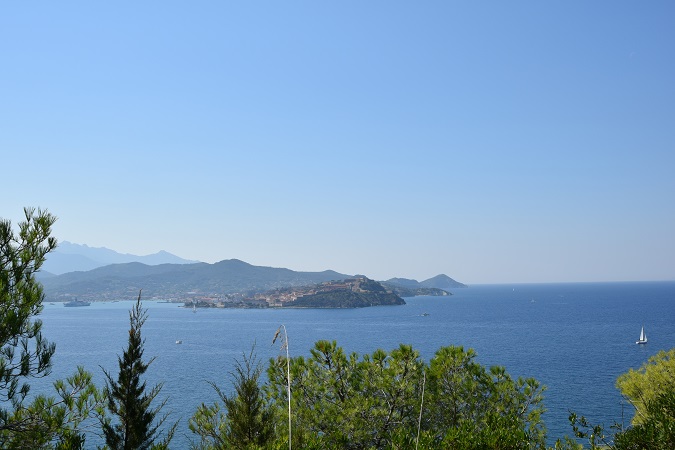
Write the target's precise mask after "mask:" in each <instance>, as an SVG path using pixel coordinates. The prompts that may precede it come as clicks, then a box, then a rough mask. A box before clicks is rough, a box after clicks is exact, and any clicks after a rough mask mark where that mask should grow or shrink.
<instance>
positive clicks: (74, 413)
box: [0, 367, 103, 450]
mask: <svg viewBox="0 0 675 450" xmlns="http://www.w3.org/2000/svg"><path fill="white" fill-rule="evenodd" d="M54 388H55V390H56V396H55V397H47V396H45V395H38V396H37V397H35V398H34V399H33V401H32V402H31V403H30V404H29V405H27V406H23V407H21V408H19V409H17V410H16V411H14V414H13V415H12V416H11V419H12V421H13V422H14V423H21V424H23V429H22V430H21V432H7V431H5V432H3V433H0V448H15V449H19V448H25V449H43V448H44V449H47V448H55V449H64V450H65V449H79V448H83V445H84V442H85V436H84V434H83V433H82V431H81V429H80V428H81V427H82V426H83V423H84V422H85V421H86V420H87V419H89V418H91V417H92V416H93V415H95V414H100V413H101V408H102V405H103V396H102V393H100V392H99V391H98V390H97V389H96V387H95V386H94V384H93V383H92V380H91V374H90V373H88V372H86V371H85V370H84V369H83V368H82V367H78V369H77V372H76V373H75V374H74V375H73V376H71V377H69V378H67V379H66V381H62V380H58V381H56V382H55V383H54Z"/></svg>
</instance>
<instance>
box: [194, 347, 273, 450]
mask: <svg viewBox="0 0 675 450" xmlns="http://www.w3.org/2000/svg"><path fill="white" fill-rule="evenodd" d="M262 370H263V368H262V366H261V365H260V362H259V361H258V360H257V359H256V357H255V354H254V349H252V350H251V353H249V354H248V355H246V354H244V355H242V360H241V361H239V360H238V361H236V362H235V366H234V371H233V372H231V373H230V376H231V378H232V382H233V385H234V395H231V396H228V395H226V394H225V393H224V392H223V391H222V390H221V389H220V388H219V387H218V386H216V385H215V384H213V383H211V386H213V388H214V389H215V391H216V393H217V394H218V396H219V397H220V399H221V401H222V405H221V404H219V403H218V402H216V403H214V404H213V405H211V406H207V405H205V404H203V403H202V404H201V405H200V406H199V407H198V408H197V412H196V413H195V414H194V415H193V416H192V417H191V418H190V421H189V423H188V426H189V428H190V430H191V431H192V432H193V433H195V434H197V435H198V436H199V437H200V442H199V444H198V446H197V447H198V448H202V449H230V448H232V449H256V448H263V447H265V446H266V445H268V444H270V443H271V440H272V439H273V437H274V421H273V412H272V410H271V409H270V408H269V407H268V406H267V403H266V401H265V397H264V395H263V392H262V390H261V388H260V384H259V380H260V375H261V374H262Z"/></svg>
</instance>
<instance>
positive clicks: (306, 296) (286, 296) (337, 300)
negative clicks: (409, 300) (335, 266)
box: [185, 276, 405, 308]
mask: <svg viewBox="0 0 675 450" xmlns="http://www.w3.org/2000/svg"><path fill="white" fill-rule="evenodd" d="M389 305H405V300H403V299H402V298H401V297H400V296H399V295H397V294H396V293H395V292H393V291H392V290H391V289H387V288H385V287H384V286H383V285H382V284H381V283H379V282H377V281H374V280H371V279H369V278H367V277H365V276H356V277H353V278H347V279H344V280H338V281H325V282H323V283H319V284H313V285H310V286H301V287H286V288H279V289H274V290H271V291H266V292H261V293H256V294H253V295H250V296H248V297H244V298H238V299H232V300H230V301H222V300H221V301H206V300H200V301H196V302H194V303H185V307H188V308H193V307H195V308H364V307H368V306H389Z"/></svg>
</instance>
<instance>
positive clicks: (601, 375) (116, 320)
mask: <svg viewBox="0 0 675 450" xmlns="http://www.w3.org/2000/svg"><path fill="white" fill-rule="evenodd" d="M453 294H454V295H452V296H450V297H414V298H406V302H407V304H406V305H403V306H386V307H372V308H363V309H334V310H332V309H329V310H321V309H199V310H197V312H196V313H193V311H192V310H191V309H190V308H182V307H178V305H176V304H172V303H162V302H157V301H145V302H144V303H143V305H144V307H146V308H147V309H148V315H149V317H148V320H147V322H146V324H145V326H144V328H143V336H144V338H145V339H146V341H145V356H146V358H151V357H156V359H155V361H154V362H153V364H152V365H151V366H150V369H149V370H148V372H147V377H146V379H147V381H148V384H149V385H153V384H155V383H158V382H163V383H164V388H163V390H162V393H161V394H160V397H162V398H165V397H168V402H167V405H166V408H165V409H166V411H170V412H171V419H170V420H173V421H176V420H180V423H179V429H178V433H177V435H176V437H175V438H174V441H173V445H172V448H188V447H189V442H190V439H191V436H190V434H189V431H188V428H187V421H188V419H189V417H190V416H191V415H192V414H193V413H194V411H195V410H196V408H197V407H198V406H199V405H200V404H201V403H202V402H204V403H207V404H208V403H212V402H213V401H215V400H216V398H217V396H216V394H215V392H214V391H213V389H212V388H211V386H210V385H209V384H208V382H209V381H212V382H215V383H216V384H218V385H219V386H221V387H222V388H223V389H225V390H226V391H228V390H229V389H230V387H231V382H230V379H229V376H228V372H229V371H231V370H232V367H233V363H234V361H235V359H236V358H241V355H242V354H243V353H248V352H249V351H250V350H251V348H252V346H253V345H254V344H255V346H256V353H257V355H258V357H259V358H260V359H261V360H262V361H263V363H265V364H266V363H267V360H268V359H269V358H274V357H276V356H278V355H279V354H281V353H280V350H281V349H280V346H279V345H278V342H277V345H274V346H273V345H272V344H271V341H272V338H273V336H274V333H275V331H276V330H277V328H278V327H279V326H280V324H284V325H285V326H286V329H287V330H288V338H289V350H290V354H291V356H298V355H305V356H307V355H309V350H310V349H311V348H312V346H313V344H314V343H315V342H316V341H317V340H320V339H327V340H335V341H337V343H338V345H340V346H342V347H343V348H344V349H345V351H347V352H357V353H359V354H363V353H372V352H373V351H374V350H376V349H378V348H382V349H385V350H392V349H394V348H396V347H398V345H399V344H401V343H404V344H410V345H412V346H413V347H414V348H415V349H416V350H418V351H419V352H420V354H421V356H422V358H424V359H425V360H427V361H428V360H429V359H430V358H431V357H433V354H434V353H435V352H436V350H438V349H439V348H440V347H442V346H448V345H461V346H463V347H464V348H473V349H474V350H475V351H476V352H477V355H478V356H477V359H478V361H479V362H480V363H481V364H484V365H487V366H489V365H501V366H504V367H506V370H507V371H508V372H509V373H510V374H511V375H512V376H514V377H518V376H523V377H534V378H536V379H537V380H539V381H540V382H541V383H542V384H544V385H546V386H547V390H546V392H545V402H544V403H545V406H546V408H547V412H546V413H545V414H544V421H545V423H546V427H547V429H548V435H549V441H550V442H553V441H554V440H555V439H556V438H560V437H562V436H563V435H565V434H571V429H570V428H569V424H568V422H567V416H568V415H569V411H570V410H573V411H575V412H577V413H578V414H580V415H585V416H586V417H587V418H589V419H590V420H591V421H592V422H594V423H603V424H605V426H607V427H609V426H610V425H612V424H613V423H614V422H618V423H621V422H622V421H623V422H624V423H625V424H628V422H629V420H630V417H631V416H632V410H631V408H630V406H629V405H628V404H626V403H625V401H622V398H621V395H620V393H619V392H618V390H617V389H616V388H615V382H616V378H617V377H618V376H619V375H620V374H621V373H624V372H626V371H628V370H629V369H630V368H635V369H636V368H638V367H640V366H641V365H642V364H643V363H645V362H646V361H647V360H648V358H649V357H650V356H652V355H654V354H656V353H657V352H658V351H659V350H668V349H670V348H673V347H675V325H674V322H673V317H675V282H641V283H567V284H518V285H514V284H512V285H478V286H471V287H469V288H466V289H457V290H455V291H453ZM133 303H134V302H133V301H132V300H131V299H129V300H124V301H120V302H107V303H103V302H101V303H93V304H92V305H91V306H89V307H80V308H64V307H63V305H62V304H60V303H57V304H46V305H45V309H44V311H43V313H42V314H41V316H40V318H41V320H42V321H43V323H44V328H43V333H44V335H45V336H46V337H47V339H48V340H49V341H50V342H55V343H56V345H57V350H56V354H55V359H54V368H53V372H52V374H51V375H50V376H49V377H47V378H44V379H39V380H34V381H32V382H31V385H32V386H33V392H49V391H50V390H51V388H50V384H51V382H53V380H55V379H58V378H64V377H66V376H67V375H69V374H71V373H73V371H74V370H75V368H76V367H77V366H78V365H82V366H84V367H85V368H86V369H87V370H89V371H91V372H92V373H93V374H94V378H95V381H96V382H97V384H99V385H103V380H104V378H103V372H102V368H105V369H106V370H108V371H110V372H111V373H112V374H113V376H114V375H116V374H117V355H121V353H122V351H123V350H124V348H125V346H126V341H127V336H128V326H129V315H128V312H129V310H130V308H131V306H132V305H133ZM427 314H428V315H427ZM642 325H644V326H645V330H646V332H647V336H648V338H649V343H648V344H647V345H644V346H642V345H635V341H636V339H637V338H638V335H639V332H640V327H641V326H642ZM177 340H181V341H182V344H176V341H177ZM92 429H95V426H93V428H92ZM92 433H93V432H92ZM96 442H99V441H98V439H97V438H96V436H95V435H93V434H92V435H89V436H88V437H87V443H88V444H91V445H92V446H93V445H94V444H95V443H96Z"/></svg>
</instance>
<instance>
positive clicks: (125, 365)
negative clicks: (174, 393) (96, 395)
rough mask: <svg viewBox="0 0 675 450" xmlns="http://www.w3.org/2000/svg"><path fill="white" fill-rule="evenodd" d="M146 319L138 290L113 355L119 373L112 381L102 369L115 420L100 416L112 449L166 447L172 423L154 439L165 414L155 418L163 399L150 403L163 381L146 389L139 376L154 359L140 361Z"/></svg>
mask: <svg viewBox="0 0 675 450" xmlns="http://www.w3.org/2000/svg"><path fill="white" fill-rule="evenodd" d="M146 319H147V311H146V310H144V309H143V308H142V307H141V294H140V292H139V294H138V300H137V301H136V305H135V306H134V307H133V308H132V309H131V311H130V312H129V324H130V327H129V343H128V346H127V349H126V350H125V351H124V353H123V355H122V357H119V356H118V358H117V361H118V365H119V374H118V376H117V381H115V380H114V379H113V378H112V376H111V375H110V373H108V372H107V371H106V370H105V369H104V371H103V372H104V374H105V377H106V379H107V380H106V386H105V388H104V392H105V394H106V397H107V399H108V400H107V407H108V411H109V412H110V414H112V415H113V416H114V417H115V418H116V421H117V423H115V424H113V423H112V420H111V419H110V418H108V417H106V418H104V419H102V428H103V434H104V436H105V441H106V445H107V446H108V447H109V448H111V449H112V450H144V449H163V448H167V447H168V444H169V442H170V441H171V438H172V437H173V433H174V431H175V430H176V425H177V423H176V424H174V425H173V426H171V428H170V429H169V431H168V432H167V434H166V437H165V438H164V440H162V441H160V442H158V443H155V440H156V439H158V437H159V434H160V428H161V426H162V425H163V423H164V422H165V421H166V419H167V417H168V415H164V416H162V417H161V418H159V419H158V420H155V419H156V418H157V415H158V413H159V412H160V411H161V409H162V407H164V405H165V404H166V400H164V401H163V402H162V403H160V404H159V405H158V406H156V407H151V404H152V402H153V400H155V398H156V397H157V395H158V394H159V393H160V391H161V389H162V385H163V383H160V384H158V385H155V386H154V387H153V388H152V389H150V390H149V391H147V392H146V382H145V381H141V377H142V376H143V374H145V372H146V371H147V370H148V367H149V366H150V364H151V363H152V361H153V360H154V358H152V359H151V360H150V361H148V362H147V363H146V362H143V346H144V344H145V340H144V339H142V337H141V328H142V327H143V324H144V323H145V320H146Z"/></svg>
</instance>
